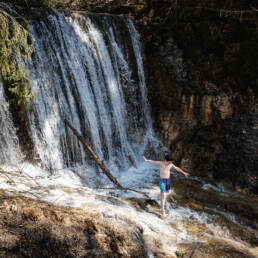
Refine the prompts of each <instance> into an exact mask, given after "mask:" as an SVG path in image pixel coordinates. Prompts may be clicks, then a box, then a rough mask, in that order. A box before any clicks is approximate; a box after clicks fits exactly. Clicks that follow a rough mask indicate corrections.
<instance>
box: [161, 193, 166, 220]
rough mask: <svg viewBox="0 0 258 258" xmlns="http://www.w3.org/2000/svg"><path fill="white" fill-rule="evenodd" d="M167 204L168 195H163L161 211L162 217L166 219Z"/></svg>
mask: <svg viewBox="0 0 258 258" xmlns="http://www.w3.org/2000/svg"><path fill="white" fill-rule="evenodd" d="M165 202H166V193H161V209H162V217H166V216H167V214H166V210H165Z"/></svg>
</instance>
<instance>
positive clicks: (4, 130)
mask: <svg viewBox="0 0 258 258" xmlns="http://www.w3.org/2000/svg"><path fill="white" fill-rule="evenodd" d="M21 155H22V154H21V151H20V147H19V141H18V137H17V135H16V129H15V127H14V124H13V119H12V116H11V114H10V111H9V104H8V102H7V101H6V98H5V93H4V87H3V83H2V82H1V80H0V164H4V163H9V164H18V163H19V162H20V161H21V159H22V156H21Z"/></svg>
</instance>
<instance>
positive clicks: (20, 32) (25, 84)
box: [0, 9, 33, 119]
mask: <svg viewBox="0 0 258 258" xmlns="http://www.w3.org/2000/svg"><path fill="white" fill-rule="evenodd" d="M0 39H1V40H0V77H1V78H2V79H3V81H4V85H5V86H6V88H7V89H8V91H7V95H8V97H9V100H10V104H11V108H12V109H13V111H14V112H15V113H16V114H17V115H18V117H19V118H20V119H23V116H24V114H25V111H26V107H27V103H28V102H29V100H30V99H31V98H32V97H33V93H32V91H31V86H30V82H29V79H28V75H27V72H26V70H25V63H26V62H27V60H28V58H30V54H31V53H32V50H33V48H32V44H31V43H30V38H29V33H28V31H27V30H26V29H25V28H24V27H23V26H22V25H21V24H20V23H18V22H17V20H15V19H14V18H13V16H10V15H9V14H8V13H7V12H6V11H5V10H3V9H0Z"/></svg>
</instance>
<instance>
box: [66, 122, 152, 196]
mask: <svg viewBox="0 0 258 258" xmlns="http://www.w3.org/2000/svg"><path fill="white" fill-rule="evenodd" d="M64 123H65V125H66V126H67V127H68V128H70V130H71V131H72V132H73V134H74V135H75V136H76V137H77V139H78V140H79V141H80V142H81V143H82V145H83V147H84V148H85V150H86V151H87V152H88V153H89V154H90V155H91V157H92V158H93V159H94V160H95V161H96V163H97V164H98V165H99V167H100V168H101V169H102V171H103V173H104V174H105V175H106V176H107V177H108V178H109V180H110V181H112V182H113V183H114V184H115V185H116V186H117V187H118V189H119V190H123V191H132V192H136V193H139V194H143V195H144V196H146V197H148V198H149V196H148V195H147V194H146V193H144V192H141V191H137V190H134V189H131V188H125V187H123V186H122V185H121V184H120V183H119V182H118V181H117V179H116V178H115V177H114V176H112V174H111V172H110V171H109V170H108V169H107V167H106V166H105V165H104V163H103V161H101V160H100V158H99V157H98V156H97V154H96V153H95V152H94V151H93V149H92V148H91V147H90V146H89V145H88V144H87V143H86V141H85V140H84V139H83V137H82V136H81V135H80V134H79V133H78V131H77V130H76V129H75V128H74V127H73V126H72V125H71V124H70V123H69V122H68V121H67V120H66V119H65V120H64Z"/></svg>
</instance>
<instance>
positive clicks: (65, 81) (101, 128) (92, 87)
mask: <svg viewBox="0 0 258 258" xmlns="http://www.w3.org/2000/svg"><path fill="white" fill-rule="evenodd" d="M29 30H30V33H31V35H32V36H33V38H34V49H35V51H34V53H33V55H32V60H31V62H30V63H29V64H28V65H27V70H28V73H29V78H30V82H31V85H32V89H33V91H34V94H35V97H34V99H33V103H32V104H33V110H34V112H33V113H28V117H29V118H28V120H29V127H30V131H31V132H30V133H31V137H32V140H33V143H34V157H35V159H38V160H40V164H41V165H42V166H43V167H45V168H49V169H53V170H57V169H62V168H64V167H73V166H78V165H79V166H82V167H85V166H86V167H89V166H94V163H92V161H91V159H90V158H89V157H88V155H87V153H85V152H84V149H83V147H82V145H81V144H80V143H79V142H78V141H77V139H76V138H75V137H74V136H73V135H72V134H71V132H70V131H69V130H68V129H67V128H65V125H64V119H67V120H68V121H70V122H71V124H72V125H73V126H74V127H75V128H76V129H77V130H78V132H79V133H80V134H81V135H82V136H83V137H84V138H85V139H86V141H87V142H88V143H89V144H90V145H91V146H92V148H93V149H94V151H95V152H96V153H97V155H98V156H99V157H100V159H101V160H104V162H105V164H106V165H107V166H109V167H110V168H112V171H117V172H118V171H123V170H127V169H128V168H129V167H131V166H132V165H133V164H137V163H138V162H139V161H140V160H141V155H142V154H143V152H144V151H145V148H146V146H147V145H148V144H149V142H150V141H153V132H152V124H151V118H150V114H149V109H148V102H147V96H146V85H145V78H144V70H143V63H142V59H141V53H140V46H139V41H138V38H137V33H136V30H135V28H134V25H133V23H132V21H131V20H130V19H129V18H126V17H118V16H112V15H102V14H101V15H97V14H91V13H88V14H78V13H72V14H68V13H62V12H57V11H53V12H51V14H48V15H47V17H45V19H44V20H43V19H40V21H36V22H31V25H30V27H29Z"/></svg>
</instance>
